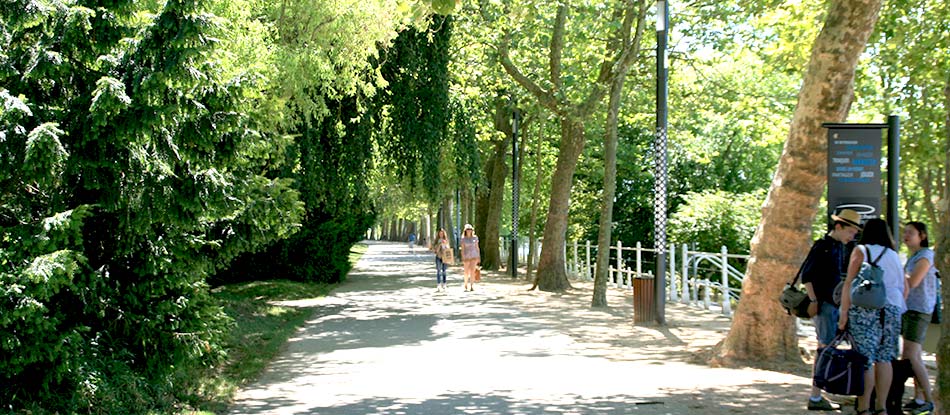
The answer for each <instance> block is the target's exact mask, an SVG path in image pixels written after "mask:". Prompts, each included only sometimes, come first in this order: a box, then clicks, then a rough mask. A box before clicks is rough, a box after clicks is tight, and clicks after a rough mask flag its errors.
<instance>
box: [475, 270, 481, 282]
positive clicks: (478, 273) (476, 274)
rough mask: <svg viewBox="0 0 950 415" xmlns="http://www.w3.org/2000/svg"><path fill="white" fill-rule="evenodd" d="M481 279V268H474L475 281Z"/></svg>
mask: <svg viewBox="0 0 950 415" xmlns="http://www.w3.org/2000/svg"><path fill="white" fill-rule="evenodd" d="M481 280H482V269H481V268H475V282H479V281H481Z"/></svg>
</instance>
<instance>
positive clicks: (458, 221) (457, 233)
mask: <svg viewBox="0 0 950 415" xmlns="http://www.w3.org/2000/svg"><path fill="white" fill-rule="evenodd" d="M455 212H456V215H455V229H452V233H453V234H454V235H452V236H453V237H455V250H456V251H457V252H456V258H461V257H462V245H461V244H460V242H461V238H462V236H461V235H462V231H461V229H462V192H461V190H459V188H457V187H456V188H455ZM450 216H451V215H450ZM449 220H451V219H449ZM446 236H448V235H446Z"/></svg>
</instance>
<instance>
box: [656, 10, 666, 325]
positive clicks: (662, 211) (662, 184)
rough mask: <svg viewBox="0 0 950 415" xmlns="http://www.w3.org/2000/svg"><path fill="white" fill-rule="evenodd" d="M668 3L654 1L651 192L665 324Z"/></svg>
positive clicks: (659, 313) (659, 306)
mask: <svg viewBox="0 0 950 415" xmlns="http://www.w3.org/2000/svg"><path fill="white" fill-rule="evenodd" d="M668 15H669V5H668V4H667V2H666V1H665V0H660V1H658V2H656V138H655V140H654V152H655V165H654V167H655V173H654V183H653V191H654V195H655V199H654V203H653V206H654V210H655V212H654V213H655V215H654V216H655V217H654V232H655V235H656V238H655V239H656V279H655V280H654V281H653V284H654V285H653V290H654V303H653V304H655V306H656V322H657V324H661V325H662V324H666V315H665V314H666V313H665V309H666V181H667V165H666V164H667V148H666V147H667V146H666V138H667V136H666V118H667V107H666V98H667V94H668V90H667V69H666V41H667V35H668V26H669V16H668Z"/></svg>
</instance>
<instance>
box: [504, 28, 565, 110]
mask: <svg viewBox="0 0 950 415" xmlns="http://www.w3.org/2000/svg"><path fill="white" fill-rule="evenodd" d="M509 42H511V33H510V32H507V31H506V32H505V35H504V36H503V37H502V40H501V45H500V46H498V55H499V60H500V61H501V66H502V68H504V69H505V72H507V73H508V75H511V77H512V78H514V80H515V82H517V83H518V84H519V85H521V86H522V87H523V88H524V89H526V90H527V91H528V92H529V93H530V94H531V95H533V96H534V97H535V98H537V100H538V103H540V104H541V105H543V106H544V107H545V108H547V109H549V110H551V111H552V112H555V113H560V112H561V108H560V105H558V101H557V100H556V99H555V98H554V95H553V94H552V93H551V92H550V91H546V90H544V88H541V86H539V85H538V84H537V83H536V82H534V81H532V80H531V79H530V78H528V77H527V76H525V74H523V73H521V70H519V69H518V68H517V67H516V66H515V64H514V63H512V62H511V57H510V56H509V53H508V44H509Z"/></svg>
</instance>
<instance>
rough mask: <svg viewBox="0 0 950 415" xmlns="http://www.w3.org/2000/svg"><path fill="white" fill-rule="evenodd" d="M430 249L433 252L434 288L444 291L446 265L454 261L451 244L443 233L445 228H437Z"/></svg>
mask: <svg viewBox="0 0 950 415" xmlns="http://www.w3.org/2000/svg"><path fill="white" fill-rule="evenodd" d="M430 249H431V250H432V252H434V253H435V283H436V288H435V289H436V291H445V288H446V277H447V274H446V265H448V264H451V263H453V262H455V260H454V255H455V254H454V252H452V245H451V244H450V243H449V237H448V236H446V234H445V229H439V232H438V233H436V235H435V241H433V242H432V247H431V248H430Z"/></svg>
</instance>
